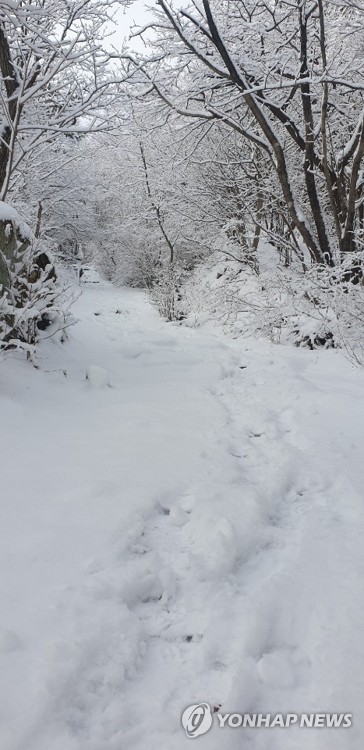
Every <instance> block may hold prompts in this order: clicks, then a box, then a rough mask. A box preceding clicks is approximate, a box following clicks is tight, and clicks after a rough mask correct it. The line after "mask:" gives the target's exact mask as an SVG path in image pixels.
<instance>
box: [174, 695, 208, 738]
mask: <svg viewBox="0 0 364 750" xmlns="http://www.w3.org/2000/svg"><path fill="white" fill-rule="evenodd" d="M181 721H182V726H183V728H184V730H185V732H186V735H187V737H189V738H190V739H195V737H200V735H201V734H206V732H208V731H209V729H211V727H212V711H211V707H210V706H209V704H208V703H198V704H195V705H193V706H189V707H188V708H186V710H185V711H184V712H183V714H182V719H181Z"/></svg>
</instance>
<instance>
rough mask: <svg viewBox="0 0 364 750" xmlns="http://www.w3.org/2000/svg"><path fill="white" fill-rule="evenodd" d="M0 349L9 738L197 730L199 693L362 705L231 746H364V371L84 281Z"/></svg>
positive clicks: (162, 747) (227, 705)
mask: <svg viewBox="0 0 364 750" xmlns="http://www.w3.org/2000/svg"><path fill="white" fill-rule="evenodd" d="M76 314H77V315H78V316H79V318H80V322H79V323H78V325H77V326H76V327H75V328H74V329H73V330H72V336H71V339H70V341H69V342H67V343H66V344H64V345H61V344H60V343H57V342H56V341H55V340H50V341H48V342H47V344H46V345H44V347H43V349H42V351H41V355H40V362H39V364H40V370H38V371H36V370H34V369H33V368H32V367H31V366H30V365H26V364H25V363H24V362H23V361H17V360H16V359H13V358H9V359H7V360H6V361H5V362H3V363H2V364H1V365H0V402H1V403H0V408H1V411H0V413H1V435H0V441H1V443H0V455H1V464H2V467H1V497H2V500H1V511H2V520H1V526H0V534H1V540H0V556H1V558H0V561H1V565H0V571H1V573H0V576H1V578H0V587H1V614H0V665H1V668H0V726H1V729H0V738H1V739H0V746H1V749H2V750H147V749H148V750H172V748H173V750H179V748H187V747H188V746H189V743H190V742H191V740H188V739H187V738H186V737H185V736H184V733H183V730H182V728H181V726H180V715H181V713H182V711H183V709H184V708H185V707H186V706H187V705H189V704H192V703H195V702H201V701H207V702H210V703H216V704H222V707H223V710H224V711H234V710H236V711H244V712H249V711H250V712H253V711H257V712H263V713H268V712H273V713H274V712H276V711H282V712H285V713H286V712H299V713H301V712H310V711H320V712H339V713H341V712H350V713H353V715H354V725H353V727H352V728H350V729H342V730H332V729H331V730H326V729H319V730H281V729H274V730H267V729H260V730H257V729H255V730H249V731H248V730H226V729H224V730H221V729H217V728H215V729H213V730H212V731H211V732H210V733H209V734H208V735H206V736H205V737H203V738H199V739H198V743H199V744H198V747H201V749H202V748H207V749H208V750H217V748H219V749H220V748H221V747H224V748H226V749H227V750H230V748H231V750H233V749H235V748H239V749H241V748H249V749H250V748H251V749H252V750H285V749H286V748H287V750H301V749H302V750H303V748H310V750H339V749H340V750H359V749H360V750H362V747H363V742H364V719H363V706H364V658H363V657H364V638H363V635H364V605H363V593H364V544H363V532H364V510H363V487H364V461H363V443H364V440H363V412H364V406H363V390H364V374H363V372H362V371H360V370H357V369H354V368H353V367H352V366H351V365H350V364H349V363H348V362H347V361H345V359H344V358H343V357H342V355H341V354H340V353H338V352H334V351H328V352H319V353H317V352H309V351H307V350H294V349H292V348H289V347H284V346H274V345H272V344H269V343H267V342H263V341H255V342H254V341H246V340H245V341H242V340H233V339H229V338H227V337H224V336H223V335H222V334H221V333H220V332H219V331H218V330H213V329H210V330H208V329H200V330H198V331H197V330H194V329H190V328H187V327H184V326H179V325H175V324H166V323H165V322H163V321H162V320H161V319H160V318H159V317H158V314H157V312H156V311H155V310H153V308H152V307H151V305H150V304H149V302H148V300H147V298H146V296H145V295H144V294H143V293H141V292H139V291H131V290H125V289H122V290H117V289H114V288H112V287H111V286H110V285H108V284H107V283H106V282H102V283H100V284H89V285H84V291H83V295H82V297H81V298H80V299H79V301H78V302H77V305H76Z"/></svg>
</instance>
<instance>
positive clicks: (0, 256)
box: [0, 202, 67, 354]
mask: <svg viewBox="0 0 364 750" xmlns="http://www.w3.org/2000/svg"><path fill="white" fill-rule="evenodd" d="M62 294H63V288H62V285H61V284H59V282H58V280H57V275H56V271H55V268H54V264H53V262H52V259H51V256H50V254H49V252H48V251H47V252H45V251H44V247H43V248H42V245H41V243H40V242H39V240H38V239H37V238H36V237H35V236H34V235H33V233H32V232H31V230H30V228H29V226H28V225H27V224H26V223H25V222H23V221H22V219H21V217H20V216H19V213H18V212H17V211H16V210H15V209H14V208H13V207H11V206H9V205H7V204H5V203H1V202H0V346H1V348H3V349H13V348H20V349H24V350H25V351H27V352H28V354H31V353H32V352H33V351H34V345H35V344H36V342H37V341H38V339H39V337H40V335H41V332H42V331H44V330H46V329H49V333H55V332H56V331H57V330H59V329H63V328H64V327H65V326H66V325H67V314H66V313H65V312H64V310H63V307H62Z"/></svg>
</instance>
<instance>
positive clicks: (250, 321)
mask: <svg viewBox="0 0 364 750" xmlns="http://www.w3.org/2000/svg"><path fill="white" fill-rule="evenodd" d="M266 251H267V248H266V247H264V252H266ZM361 263H362V258H360V257H358V256H356V257H355V258H352V257H348V258H347V259H346V262H345V264H343V265H342V266H341V267H340V269H329V268H324V267H318V266H316V265H312V266H311V267H310V268H309V269H307V270H306V271H305V272H304V271H303V270H302V268H300V267H299V265H298V264H296V265H295V264H293V265H292V266H289V267H288V268H285V267H284V266H282V267H278V268H272V267H269V268H264V267H263V269H262V271H261V273H260V275H259V276H257V275H256V274H255V273H254V272H253V271H252V270H251V269H249V267H247V266H244V265H242V264H241V263H238V262H236V261H231V258H230V257H226V258H224V257H223V256H221V255H219V256H217V255H216V254H215V255H212V256H211V258H210V259H209V260H208V261H207V262H205V263H204V264H202V265H201V266H199V268H198V269H197V270H196V272H195V273H194V274H193V276H192V277H191V278H189V279H188V280H187V281H185V283H184V286H183V288H182V302H181V303H180V307H181V312H182V313H183V314H184V315H186V316H187V319H188V321H189V322H190V324H192V325H200V324H202V323H205V322H207V321H208V320H213V321H214V322H215V323H216V322H218V323H219V324H220V325H221V326H222V327H223V328H224V329H225V330H227V331H228V332H230V333H234V334H235V335H243V336H255V337H264V338H269V339H270V340H271V341H273V342H275V343H280V342H287V343H288V342H291V343H293V344H294V345H296V346H306V347H308V348H310V349H316V348H318V347H325V348H331V347H339V348H342V349H344V350H345V351H346V353H347V355H348V356H350V358H351V359H352V360H353V361H355V362H356V363H360V364H364V286H363V285H362V284H361V283H358V284H353V283H352V281H348V280H347V273H346V272H347V268H350V269H352V268H353V267H354V266H355V265H357V266H358V267H359V266H360V264H361ZM262 266H264V264H263V263H262Z"/></svg>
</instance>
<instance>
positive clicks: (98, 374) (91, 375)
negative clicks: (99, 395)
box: [86, 365, 110, 388]
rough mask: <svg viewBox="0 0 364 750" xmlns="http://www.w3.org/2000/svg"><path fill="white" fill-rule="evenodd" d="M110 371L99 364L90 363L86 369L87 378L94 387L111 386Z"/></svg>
mask: <svg viewBox="0 0 364 750" xmlns="http://www.w3.org/2000/svg"><path fill="white" fill-rule="evenodd" d="M109 379H110V378H109V373H108V372H107V370H105V369H104V368H103V367H99V365H89V366H88V368H87V370H86V380H88V382H89V384H90V385H91V386H92V387H93V388H103V387H105V386H109V385H110V382H109Z"/></svg>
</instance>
